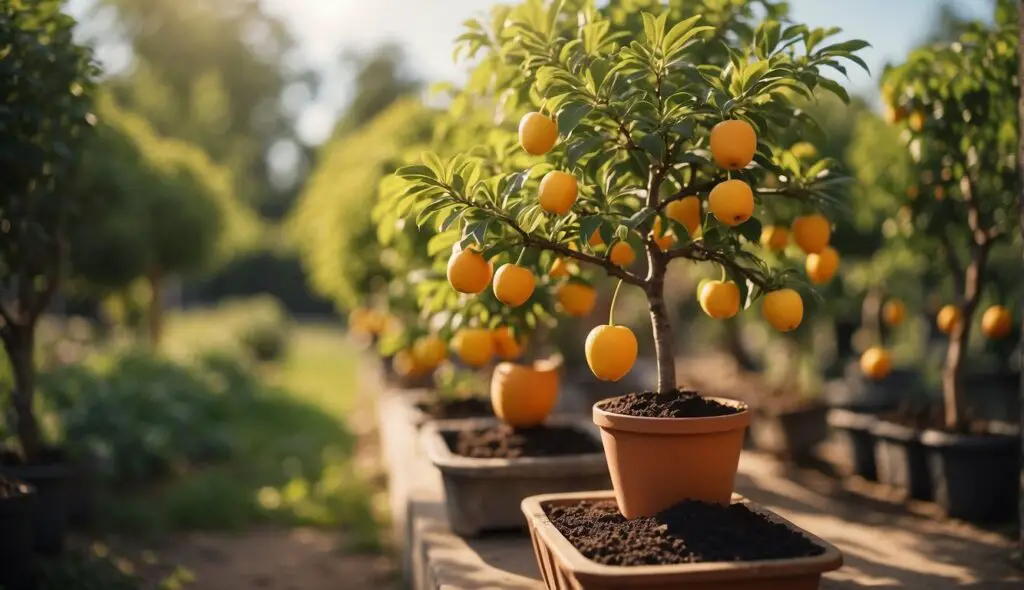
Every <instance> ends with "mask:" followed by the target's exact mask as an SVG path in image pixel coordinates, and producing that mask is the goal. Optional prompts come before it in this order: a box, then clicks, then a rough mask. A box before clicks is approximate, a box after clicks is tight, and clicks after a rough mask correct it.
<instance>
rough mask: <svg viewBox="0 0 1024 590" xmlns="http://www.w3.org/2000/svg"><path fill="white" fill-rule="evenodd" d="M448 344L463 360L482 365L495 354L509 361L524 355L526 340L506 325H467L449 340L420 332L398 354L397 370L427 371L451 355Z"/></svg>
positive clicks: (403, 372)
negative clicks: (479, 326)
mask: <svg viewBox="0 0 1024 590" xmlns="http://www.w3.org/2000/svg"><path fill="white" fill-rule="evenodd" d="M449 348H450V349H451V351H452V352H453V353H454V354H455V356H456V358H458V359H459V360H460V361H462V363H463V364H465V365H468V366H470V367H483V366H485V365H487V364H488V363H490V362H491V361H492V360H494V357H498V358H499V359H502V360H507V361H511V360H515V359H517V358H519V357H521V356H522V355H523V352H524V351H525V348H526V343H525V342H524V341H523V340H522V339H520V338H516V337H515V335H513V333H512V330H510V329H509V328H508V327H507V326H501V327H498V328H495V329H493V330H489V329H486V328H464V329H462V330H459V331H458V332H456V333H455V336H454V337H453V338H452V339H451V342H450V343H449V344H445V341H444V340H442V339H441V338H440V337H439V336H437V335H434V334H430V335H427V336H421V337H419V338H417V339H416V340H415V341H414V342H413V344H412V346H411V347H409V348H407V349H404V350H401V351H399V352H398V353H396V354H395V358H394V363H393V365H394V369H395V373H397V374H398V375H399V376H400V377H404V378H416V377H422V376H424V375H428V374H430V373H432V372H433V371H434V370H435V369H437V368H438V367H439V366H440V365H441V363H443V362H444V361H445V360H446V359H447V358H448V351H449Z"/></svg>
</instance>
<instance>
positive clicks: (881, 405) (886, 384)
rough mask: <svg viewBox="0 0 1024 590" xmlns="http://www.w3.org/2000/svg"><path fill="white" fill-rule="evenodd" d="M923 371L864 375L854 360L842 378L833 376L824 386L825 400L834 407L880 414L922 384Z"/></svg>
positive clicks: (897, 403)
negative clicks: (876, 375) (878, 378)
mask: <svg viewBox="0 0 1024 590" xmlns="http://www.w3.org/2000/svg"><path fill="white" fill-rule="evenodd" d="M921 383H922V377H921V373H920V371H916V370H913V369H906V368H899V369H893V371H892V372H891V373H889V375H888V376H886V377H885V379H881V380H874V379H868V378H867V377H865V376H864V374H863V372H862V371H861V369H860V364H859V363H851V364H850V365H849V366H848V367H847V370H846V374H845V376H844V377H843V378H842V379H834V380H832V381H830V382H829V383H828V384H827V386H826V387H825V396H824V400H825V403H826V404H827V405H828V406H829V407H832V408H842V409H844V410H851V411H855V412H862V413H869V414H881V413H884V412H886V411H888V410H893V409H895V408H896V407H897V406H898V405H899V404H900V402H901V401H903V400H905V399H906V398H907V396H908V395H911V396H912V395H914V394H915V393H916V392H917V391H918V390H919V389H920V387H921Z"/></svg>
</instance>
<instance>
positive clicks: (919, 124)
mask: <svg viewBox="0 0 1024 590" xmlns="http://www.w3.org/2000/svg"><path fill="white" fill-rule="evenodd" d="M924 121H925V119H924V113H922V112H921V111H914V112H913V113H910V117H908V118H907V124H909V125H910V128H911V129H912V130H913V131H920V130H922V129H924Z"/></svg>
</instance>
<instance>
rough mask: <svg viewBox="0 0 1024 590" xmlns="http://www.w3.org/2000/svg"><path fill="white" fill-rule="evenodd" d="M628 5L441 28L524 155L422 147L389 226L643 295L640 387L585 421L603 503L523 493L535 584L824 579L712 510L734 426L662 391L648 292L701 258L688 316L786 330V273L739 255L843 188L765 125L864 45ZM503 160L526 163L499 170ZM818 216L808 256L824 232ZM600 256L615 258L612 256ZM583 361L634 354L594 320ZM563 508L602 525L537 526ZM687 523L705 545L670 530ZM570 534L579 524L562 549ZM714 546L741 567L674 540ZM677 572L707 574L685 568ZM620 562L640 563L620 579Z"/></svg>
mask: <svg viewBox="0 0 1024 590" xmlns="http://www.w3.org/2000/svg"><path fill="white" fill-rule="evenodd" d="M639 4H640V5H642V8H643V9H644V10H649V11H651V12H643V13H641V12H640V11H638V10H637V7H638V5H637V3H636V2H631V3H629V6H625V5H624V3H623V4H620V3H618V2H612V3H610V4H608V5H607V6H605V7H603V8H601V9H595V8H594V7H593V6H592V5H590V4H589V3H583V2H556V3H554V4H552V5H550V6H546V5H545V4H544V3H542V2H538V1H529V2H525V3H523V4H521V5H519V6H516V7H514V8H508V7H503V8H496V9H495V11H494V13H493V14H492V18H490V19H486V20H483V21H474V22H473V23H471V24H470V25H469V30H468V31H467V32H466V34H465V35H463V37H462V40H463V42H464V44H465V46H466V47H467V49H468V51H469V53H471V54H476V55H477V58H478V59H479V65H478V66H477V70H476V71H475V72H474V73H473V76H472V77H471V79H472V80H474V81H481V80H483V81H486V82H484V83H481V84H474V85H471V88H470V89H468V90H467V92H469V93H470V94H471V96H469V97H467V98H466V100H467V101H472V102H473V103H474V104H478V105H480V106H479V108H487V107H488V105H489V106H490V108H492V109H496V111H497V112H498V113H499V115H500V114H505V113H507V114H512V111H511V110H510V109H512V108H514V109H515V110H517V111H519V112H520V114H521V113H523V112H527V113H526V114H525V115H524V116H522V119H521V120H520V123H519V127H518V135H519V144H520V147H521V150H522V152H526V154H528V155H530V156H533V158H532V159H530V158H527V157H523V158H504V159H502V160H497V161H493V160H486V159H481V157H480V156H481V154H486V151H472V150H471V151H467V153H465V154H462V155H457V156H455V157H453V158H450V159H446V160H442V159H440V158H438V157H436V156H432V155H430V154H427V155H425V157H424V159H423V163H422V164H418V165H414V166H409V167H405V168H402V169H401V170H399V172H398V174H399V175H400V176H402V177H403V178H405V179H407V180H409V181H410V185H409V186H408V187H407V189H406V190H405V191H404V192H403V193H402V195H401V196H400V198H399V199H398V200H399V202H400V203H401V205H400V206H402V207H404V208H405V210H406V211H407V212H408V216H409V217H415V218H417V219H419V220H420V221H421V222H422V223H424V224H431V225H434V224H437V227H440V228H442V231H447V232H451V233H452V234H453V235H455V236H456V239H457V240H458V242H459V245H460V247H461V251H460V252H461V253H464V252H470V253H472V255H473V256H475V257H476V258H477V259H478V261H477V263H476V264H477V265H481V266H482V265H485V264H487V262H488V261H489V260H490V259H491V258H495V257H499V256H506V254H504V253H507V252H508V251H510V250H511V251H512V252H515V253H518V251H519V250H522V249H525V250H526V251H528V252H531V253H532V252H538V253H539V252H544V253H549V254H551V255H555V256H558V257H560V258H563V259H566V260H568V261H572V262H573V263H577V264H580V265H587V266H589V267H593V268H597V269H601V270H604V271H605V272H606V273H607V274H609V275H611V276H612V277H614V278H616V279H619V281H620V283H619V285H620V287H622V286H626V287H629V288H635V289H640V290H641V291H642V292H643V293H644V294H645V296H646V298H647V301H648V304H649V309H650V317H651V326H652V331H653V335H654V341H655V349H656V354H657V376H658V377H657V381H658V383H657V387H656V389H655V390H653V391H648V392H637V393H629V394H626V395H623V396H621V397H617V398H613V399H608V400H605V401H602V402H599V403H597V404H596V405H595V406H594V409H593V419H594V422H595V423H596V424H597V425H598V426H599V427H600V428H601V431H602V440H603V443H604V449H605V455H606V458H607V462H608V465H609V469H610V473H611V477H612V482H613V487H614V498H615V502H614V503H610V502H609V501H608V500H609V496H608V495H607V494H600V495H594V494H591V495H592V496H593V497H580V496H571V497H561V499H556V498H553V497H549V496H546V497H542V498H540V499H538V498H533V499H528V500H527V501H524V505H523V510H524V513H525V514H526V515H527V518H528V520H529V521H530V523H531V524H530V527H531V532H532V533H533V534H534V540H535V545H536V547H537V550H538V552H539V558H540V560H541V563H542V564H545V565H543V566H542V569H543V570H544V573H545V577H546V579H547V582H548V585H549V586H550V587H563V586H566V587H568V586H567V584H571V585H572V587H590V586H591V585H593V586H594V587H616V586H617V585H618V584H619V582H617V580H619V581H621V580H623V579H626V578H628V579H630V580H631V583H635V582H633V580H635V579H637V578H641V579H642V580H644V581H645V582H646V583H650V584H658V585H661V586H665V585H671V584H681V583H683V582H684V581H690V580H694V579H698V578H699V579H700V580H701V581H702V582H704V581H709V580H718V581H724V582H726V585H725V586H724V587H730V586H728V585H729V584H731V585H732V586H731V587H736V588H739V587H743V588H761V587H769V585H771V587H779V585H780V584H786V583H789V584H790V585H789V586H787V587H800V586H803V585H806V586H807V587H811V585H812V584H816V583H817V579H818V578H819V576H820V574H821V572H822V571H823V570H827V569H831V568H834V567H838V565H839V563H840V561H841V558H840V556H839V555H838V552H836V551H835V550H834V549H832V548H831V547H829V546H828V545H826V544H824V543H822V542H820V541H818V540H814V539H811V538H809V537H807V536H805V535H803V534H802V533H800V532H799V531H798V530H794V528H793V527H792V526H791V525H787V526H782V527H778V526H774V524H772V523H773V522H778V521H777V520H776V519H775V517H773V516H769V515H765V513H764V512H763V511H761V510H760V509H756V508H755V509H749V508H747V507H746V506H745V505H737V506H735V507H734V508H727V507H726V506H728V505H729V504H730V502H732V501H733V499H734V496H733V483H734V477H735V472H736V469H737V464H738V460H739V453H740V448H741V446H742V441H743V434H744V430H745V428H746V426H747V423H748V420H749V414H748V412H747V408H746V406H745V405H743V404H742V403H739V402H735V401H731V400H727V399H712V398H705V397H702V396H700V395H698V394H696V393H693V392H688V391H680V390H679V389H678V388H677V385H676V378H675V358H674V354H673V341H674V339H673V334H672V326H671V325H670V323H669V321H668V313H667V309H666V302H665V298H664V292H665V281H666V273H667V271H668V268H669V265H670V263H671V262H672V261H675V260H688V261H691V262H694V263H697V264H709V265H714V266H717V267H720V268H721V269H722V272H723V274H724V277H723V280H722V281H721V282H720V283H719V286H718V288H716V289H715V293H714V295H713V296H710V295H709V296H708V297H706V301H705V306H706V307H708V308H709V309H710V308H712V307H713V308H714V309H715V310H716V313H720V314H721V315H722V316H723V317H724V316H728V315H733V314H735V313H738V312H739V311H740V310H741V309H743V308H746V307H748V306H750V305H753V304H754V303H755V302H757V303H759V304H760V307H761V309H762V313H763V315H764V316H765V318H766V320H767V321H768V322H769V323H770V324H771V325H772V326H773V327H775V328H776V329H778V330H781V331H789V330H793V329H795V328H796V327H797V326H799V324H800V321H801V319H802V315H803V297H802V296H801V294H800V292H799V291H798V290H797V288H799V286H800V285H801V284H802V279H801V277H800V273H797V272H793V271H792V270H782V271H774V270H772V269H771V268H769V267H768V265H766V264H765V263H764V261H763V260H762V259H761V258H760V257H758V256H757V255H756V254H755V253H753V252H752V251H751V250H750V249H748V247H747V244H749V243H754V242H756V241H757V240H759V239H760V235H761V224H760V223H759V222H758V221H757V220H756V219H755V218H754V215H755V213H756V212H757V209H758V203H759V202H761V203H763V202H765V201H767V200H781V199H786V198H793V199H797V200H799V201H800V202H802V203H803V206H804V207H806V209H807V212H808V214H811V213H810V212H811V211H819V212H820V211H821V210H824V209H826V207H823V205H826V204H827V203H829V202H830V201H834V200H835V198H836V195H837V193H838V192H839V190H840V189H841V187H842V184H843V181H842V179H841V178H839V177H838V176H837V175H836V174H835V172H834V171H833V170H831V168H830V162H829V161H827V160H825V161H822V162H818V163H816V164H815V165H812V166H809V167H807V168H806V169H805V170H803V169H802V170H803V173H800V171H798V170H792V169H788V170H784V169H782V168H781V167H780V166H778V165H777V164H776V163H775V162H774V161H773V159H772V154H773V153H774V152H775V151H776V145H777V144H776V137H778V135H779V134H780V133H781V131H782V130H785V131H789V130H791V129H792V128H793V127H794V126H802V125H808V124H810V122H809V120H808V118H807V117H806V115H805V114H804V113H803V111H801V110H800V109H799V108H797V107H796V105H795V99H794V97H796V96H799V95H805V96H809V95H811V93H812V92H813V91H814V90H815V89H818V88H821V89H824V90H826V91H831V92H834V93H836V94H837V95H839V96H841V97H843V98H846V92H845V90H844V89H843V88H842V87H841V85H840V84H838V83H836V82H835V81H834V80H832V79H831V78H828V77H825V76H824V75H823V74H822V70H824V69H826V68H837V69H839V70H840V71H841V70H843V69H844V68H845V65H844V62H846V61H851V62H854V63H862V62H860V59H859V58H858V57H857V56H856V54H855V52H856V51H857V50H858V49H860V48H862V47H864V46H865V45H866V43H864V42H861V41H847V42H831V41H830V40H828V39H829V37H831V36H832V34H834V33H836V32H837V31H836V30H824V29H811V28H808V27H806V26H803V25H788V26H783V25H782V24H781V22H780V21H778V20H775V18H777V17H779V16H782V15H784V12H785V6H784V5H781V4H780V5H775V4H773V3H771V2H766V3H763V5H764V7H765V8H766V9H767V11H768V19H767V20H765V21H763V22H761V23H758V22H757V18H758V15H757V14H756V13H755V11H754V10H753V9H752V8H751V7H749V6H740V7H737V6H733V5H729V6H728V7H723V6H722V5H721V4H720V3H717V2H714V3H711V2H709V3H704V2H692V1H691V2H671V3H669V4H668V5H667V6H666V5H664V4H663V3H661V2H654V1H651V2H640V3H639ZM700 15H703V18H702V17H701V16H700ZM528 111H532V112H528ZM498 121H499V124H501V123H502V118H501V117H500V116H499V117H498ZM503 128H504V129H505V130H506V131H505V133H512V132H513V129H512V128H511V126H504V127H503ZM541 156H543V158H542V157H541ZM523 161H526V163H527V164H526V167H525V168H520V169H518V170H517V169H514V168H513V167H514V166H515V165H516V164H521V163H522V162H523ZM690 196H696V197H697V198H698V202H699V205H700V213H701V214H700V227H701V231H700V234H699V236H694V235H692V234H691V233H690V232H689V231H688V229H687V227H686V226H684V225H683V224H680V223H678V221H676V220H675V219H674V218H672V217H669V216H668V215H667V214H666V208H667V207H668V206H669V204H671V203H673V202H677V201H682V200H683V199H684V198H685V197H690ZM816 219H817V218H816ZM823 219H824V223H821V227H820V231H819V232H816V236H817V237H818V238H819V239H820V244H819V245H820V246H821V247H824V246H825V245H827V244H828V236H829V233H830V229H831V223H830V222H829V221H828V219H827V218H823ZM819 223H820V221H819ZM619 243H622V244H624V245H625V247H628V248H629V249H630V250H631V251H632V252H633V254H634V256H635V261H631V260H629V258H630V257H629V256H621V255H620V257H618V260H614V259H613V256H612V254H613V252H614V249H615V248H616V245H617V244H619ZM599 244H603V245H604V247H605V248H609V249H608V250H606V251H602V250H599V249H598V248H597V247H596V245H599ZM619 250H620V251H623V248H619ZM458 255H459V253H458V252H457V253H454V254H453V256H458ZM630 262H633V264H630ZM508 264H511V263H508ZM500 272H501V271H500V267H499V270H498V273H500ZM498 273H496V274H495V277H497V276H498ZM613 309H614V306H613ZM585 349H586V357H587V361H588V364H589V365H590V367H591V369H592V370H593V372H594V373H595V375H596V376H597V377H598V378H600V379H603V380H618V379H620V378H622V377H623V376H624V375H625V374H626V373H627V372H629V370H630V369H631V367H632V365H633V363H634V361H635V359H636V355H637V351H638V342H637V339H636V337H635V336H634V334H633V332H632V331H631V330H629V329H628V328H626V327H624V326H621V325H616V324H615V323H614V321H613V318H612V317H611V315H610V317H609V322H608V323H607V324H603V325H599V326H597V327H596V328H595V329H594V330H593V331H592V332H591V333H590V335H589V336H588V338H587V340H586V343H585ZM588 500H593V501H588ZM566 513H572V514H575V515H576V516H577V517H578V518H576V520H575V522H583V521H582V520H579V519H581V518H582V519H590V521H592V522H597V521H601V522H603V523H606V525H607V526H604V525H602V526H601V527H566V526H565V525H566V524H567V522H568V521H565V520H561V519H560V518H558V516H559V515H560V514H566ZM732 515H742V516H737V517H736V520H731V519H732V518H733V516H732ZM627 519H629V520H632V521H633V522H627ZM570 520H571V519H570ZM638 521H639V522H640V523H649V527H648V529H645V530H649V532H650V534H649V535H646V536H644V537H643V538H644V540H645V544H644V549H645V550H644V551H627V550H626V549H625V547H624V545H622V544H621V543H620V542H618V541H617V540H616V539H622V538H624V537H625V536H626V535H625V532H624V530H623V527H626V526H629V527H631V528H632V527H635V526H645V527H646V526H648V525H647V524H643V525H640V524H636V523H637V522H638ZM694 521H700V522H703V523H707V524H708V525H709V526H710V527H713V528H714V532H713V533H712V531H711V530H706V529H705V530H700V527H696V528H688V530H686V529H687V527H685V526H683V527H676V526H675V525H674V524H673V523H680V524H681V523H685V522H694ZM659 522H666V523H667V524H668V526H667V528H666V527H662V526H660V525H659V524H658V523H659ZM549 523H553V524H554V526H547V525H548V524H549ZM609 527H610V528H609ZM571 528H575V529H576V530H583V529H587V530H589V531H590V532H588V533H585V534H583V535H582V537H579V536H576V535H574V534H573V535H570V538H568V539H567V538H566V534H567V533H569V532H570V529H571ZM679 535H685V546H686V547H687V550H686V551H682V549H681V548H682V543H683V541H682V540H681V539H680V538H679ZM723 535H726V536H728V540H727V541H724V544H725V546H727V547H728V549H727V551H726V552H727V553H728V558H727V560H728V561H730V562H735V560H736V559H737V556H741V558H742V559H745V560H747V561H748V562H749V563H741V564H737V563H727V564H726V563H720V561H721V560H722V559H723V558H722V556H721V555H719V554H716V553H715V552H714V551H711V550H710V548H709V550H708V551H704V550H702V549H695V548H700V547H706V546H708V544H711V545H714V544H717V545H719V546H721V545H722V544H723ZM712 536H713V537H714V541H712V540H711V537H712ZM666 537H667V538H666ZM629 538H630V539H634V540H635V537H634V536H633V535H630V536H629ZM673 543H674V544H675V545H673ZM599 546H600V547H602V549H600V550H597V549H596V548H597V547H599ZM666 546H671V547H678V548H680V550H679V551H675V552H674V551H671V550H668V551H666V550H664V549H663V548H664V547H666ZM782 547H786V548H787V549H785V550H781V548H782ZM592 549H593V550H592ZM634 549H635V545H634ZM747 549H749V551H747ZM552 553H556V554H558V556H559V557H558V558H557V559H554V558H552ZM627 553H628V555H627ZM641 554H642V555H641ZM585 556H586V557H585ZM634 556H635V557H634ZM698 561H705V562H712V563H702V564H693V563H691V562H698ZM684 563H686V565H680V564H684ZM551 564H557V565H555V566H554V567H557V568H558V569H560V570H561V571H559V572H554V571H552V569H551V568H552V566H551ZM602 564H614V565H602ZM640 564H645V565H649V564H660V565H657V566H655V567H630V566H634V565H640ZM566 580H573V581H572V582H566Z"/></svg>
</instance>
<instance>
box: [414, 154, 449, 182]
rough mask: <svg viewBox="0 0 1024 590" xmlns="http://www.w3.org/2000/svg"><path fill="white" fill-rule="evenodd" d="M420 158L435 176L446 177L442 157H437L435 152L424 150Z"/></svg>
mask: <svg viewBox="0 0 1024 590" xmlns="http://www.w3.org/2000/svg"><path fill="white" fill-rule="evenodd" d="M420 159H422V160H423V162H424V163H426V165H427V166H428V167H429V168H430V170H431V171H433V173H434V178H439V179H442V180H443V179H444V168H445V166H444V163H443V162H442V161H441V158H439V157H437V154H435V153H434V152H423V154H422V155H421V156H420Z"/></svg>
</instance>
